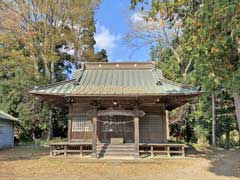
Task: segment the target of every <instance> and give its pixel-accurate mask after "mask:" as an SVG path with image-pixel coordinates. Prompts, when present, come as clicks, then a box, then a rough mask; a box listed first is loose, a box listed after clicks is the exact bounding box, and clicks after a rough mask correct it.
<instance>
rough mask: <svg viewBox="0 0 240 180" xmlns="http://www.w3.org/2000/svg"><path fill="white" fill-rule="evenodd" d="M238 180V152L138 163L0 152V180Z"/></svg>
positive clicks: (40, 151) (24, 150) (36, 151)
mask: <svg viewBox="0 0 240 180" xmlns="http://www.w3.org/2000/svg"><path fill="white" fill-rule="evenodd" d="M191 153H192V152H191ZM239 177H240V151H239V150H238V151H237V150H231V151H215V152H207V153H196V152H195V153H193V154H191V155H190V156H189V157H186V158H153V159H150V158H149V159H140V160H112V159H108V160H106V159H104V160H103V159H100V160H93V159H89V158H80V157H78V156H69V157H63V156H58V157H54V158H50V157H49V151H48V149H45V148H39V147H16V148H13V149H6V150H1V151H0V179H1V180H2V179H3V180H7V179H14V180H15V179H34V180H35V179H36V180H37V179H58V180H61V179H63V180H68V179H71V180H74V179H80V180H161V179H163V180H171V179H174V180H175V179H183V180H187V179H189V180H201V179H203V180H208V179H209V180H230V179H233V180H235V179H236V180H237V179H240V178H239Z"/></svg>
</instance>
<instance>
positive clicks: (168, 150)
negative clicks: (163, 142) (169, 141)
mask: <svg viewBox="0 0 240 180" xmlns="http://www.w3.org/2000/svg"><path fill="white" fill-rule="evenodd" d="M167 156H168V157H171V153H170V146H167Z"/></svg>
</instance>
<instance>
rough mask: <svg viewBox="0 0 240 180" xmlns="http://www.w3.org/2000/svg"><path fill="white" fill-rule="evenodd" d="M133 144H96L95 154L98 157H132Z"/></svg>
mask: <svg viewBox="0 0 240 180" xmlns="http://www.w3.org/2000/svg"><path fill="white" fill-rule="evenodd" d="M134 152H135V145H134V144H98V145H97V153H98V155H99V157H111V156H117V157H133V156H134Z"/></svg>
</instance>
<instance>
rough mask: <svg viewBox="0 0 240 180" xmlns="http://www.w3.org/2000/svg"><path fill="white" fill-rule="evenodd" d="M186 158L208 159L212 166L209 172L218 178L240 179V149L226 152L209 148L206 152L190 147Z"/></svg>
mask: <svg viewBox="0 0 240 180" xmlns="http://www.w3.org/2000/svg"><path fill="white" fill-rule="evenodd" d="M186 156H187V157H196V158H200V157H202V158H206V159H207V160H209V161H210V164H211V167H210V168H208V170H209V171H210V172H212V173H215V174H216V175H218V176H226V177H237V178H240V149H231V150H224V149H212V148H210V147H207V148H206V149H205V150H204V151H199V150H197V149H196V148H194V147H193V146H189V147H188V149H187V152H186Z"/></svg>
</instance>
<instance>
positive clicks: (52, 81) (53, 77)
mask: <svg viewBox="0 0 240 180" xmlns="http://www.w3.org/2000/svg"><path fill="white" fill-rule="evenodd" d="M55 81H56V79H55V63H54V62H51V83H54V82H55Z"/></svg>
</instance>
